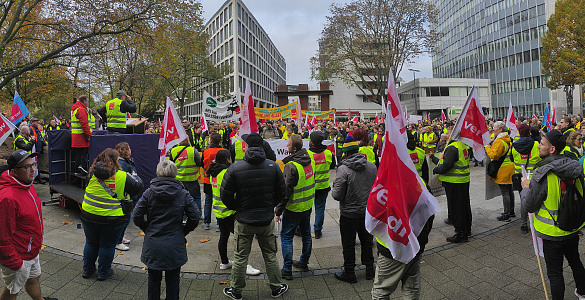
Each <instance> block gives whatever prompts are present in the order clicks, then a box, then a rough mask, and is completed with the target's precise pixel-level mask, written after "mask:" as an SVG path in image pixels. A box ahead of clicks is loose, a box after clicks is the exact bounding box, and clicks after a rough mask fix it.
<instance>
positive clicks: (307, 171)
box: [286, 161, 315, 212]
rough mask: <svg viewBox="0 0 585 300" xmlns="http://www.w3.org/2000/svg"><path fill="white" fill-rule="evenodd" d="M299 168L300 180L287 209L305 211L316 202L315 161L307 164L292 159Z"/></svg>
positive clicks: (292, 162)
mask: <svg viewBox="0 0 585 300" xmlns="http://www.w3.org/2000/svg"><path fill="white" fill-rule="evenodd" d="M289 164H293V165H294V166H295V168H297V172H298V174H299V181H298V183H297V185H296V186H295V187H294V192H293V195H292V199H290V200H289V201H288V203H287V204H286V209H288V210H289V211H292V212H303V211H307V210H309V209H311V208H312V207H313V203H314V202H315V176H313V170H314V168H313V163H312V162H311V163H310V164H308V165H307V166H304V167H303V166H301V164H299V163H297V162H294V161H291V162H289Z"/></svg>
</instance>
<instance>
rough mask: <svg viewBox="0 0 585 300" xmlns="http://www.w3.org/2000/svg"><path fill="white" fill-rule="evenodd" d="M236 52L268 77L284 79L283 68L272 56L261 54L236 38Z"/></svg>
mask: <svg viewBox="0 0 585 300" xmlns="http://www.w3.org/2000/svg"><path fill="white" fill-rule="evenodd" d="M238 54H239V55H240V56H243V57H244V58H245V59H247V60H248V61H249V62H250V63H251V64H253V65H255V66H257V67H258V68H260V70H262V71H263V72H264V73H266V74H268V76H269V77H270V78H280V79H282V80H284V77H285V70H284V68H283V67H282V66H280V65H278V64H277V63H276V60H275V59H274V57H273V56H261V55H259V54H258V53H257V52H256V51H254V49H253V48H252V47H248V44H246V43H245V42H244V41H243V40H241V39H238Z"/></svg>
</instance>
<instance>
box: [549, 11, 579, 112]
mask: <svg viewBox="0 0 585 300" xmlns="http://www.w3.org/2000/svg"><path fill="white" fill-rule="evenodd" d="M547 27H548V29H547V32H546V34H545V36H544V38H543V40H542V47H543V53H542V55H541V58H540V61H541V63H542V66H543V69H542V73H543V74H544V75H546V76H547V86H548V87H549V88H551V89H557V88H560V87H563V86H564V90H565V93H566V95H567V113H569V114H572V113H573V90H574V86H575V85H576V84H583V83H585V0H558V1H557V2H556V4H555V12H554V13H553V14H552V15H551V17H550V18H549V20H548V23H547Z"/></svg>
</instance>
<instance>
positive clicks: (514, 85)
mask: <svg viewBox="0 0 585 300" xmlns="http://www.w3.org/2000/svg"><path fill="white" fill-rule="evenodd" d="M516 89H518V84H517V83H516V80H512V81H510V92H515V91H516Z"/></svg>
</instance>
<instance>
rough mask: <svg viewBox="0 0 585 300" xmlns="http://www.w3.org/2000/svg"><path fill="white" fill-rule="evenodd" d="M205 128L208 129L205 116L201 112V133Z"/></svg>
mask: <svg viewBox="0 0 585 300" xmlns="http://www.w3.org/2000/svg"><path fill="white" fill-rule="evenodd" d="M207 129H209V127H208V126H207V118H206V117H205V114H201V133H204V132H206V131H207Z"/></svg>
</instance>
